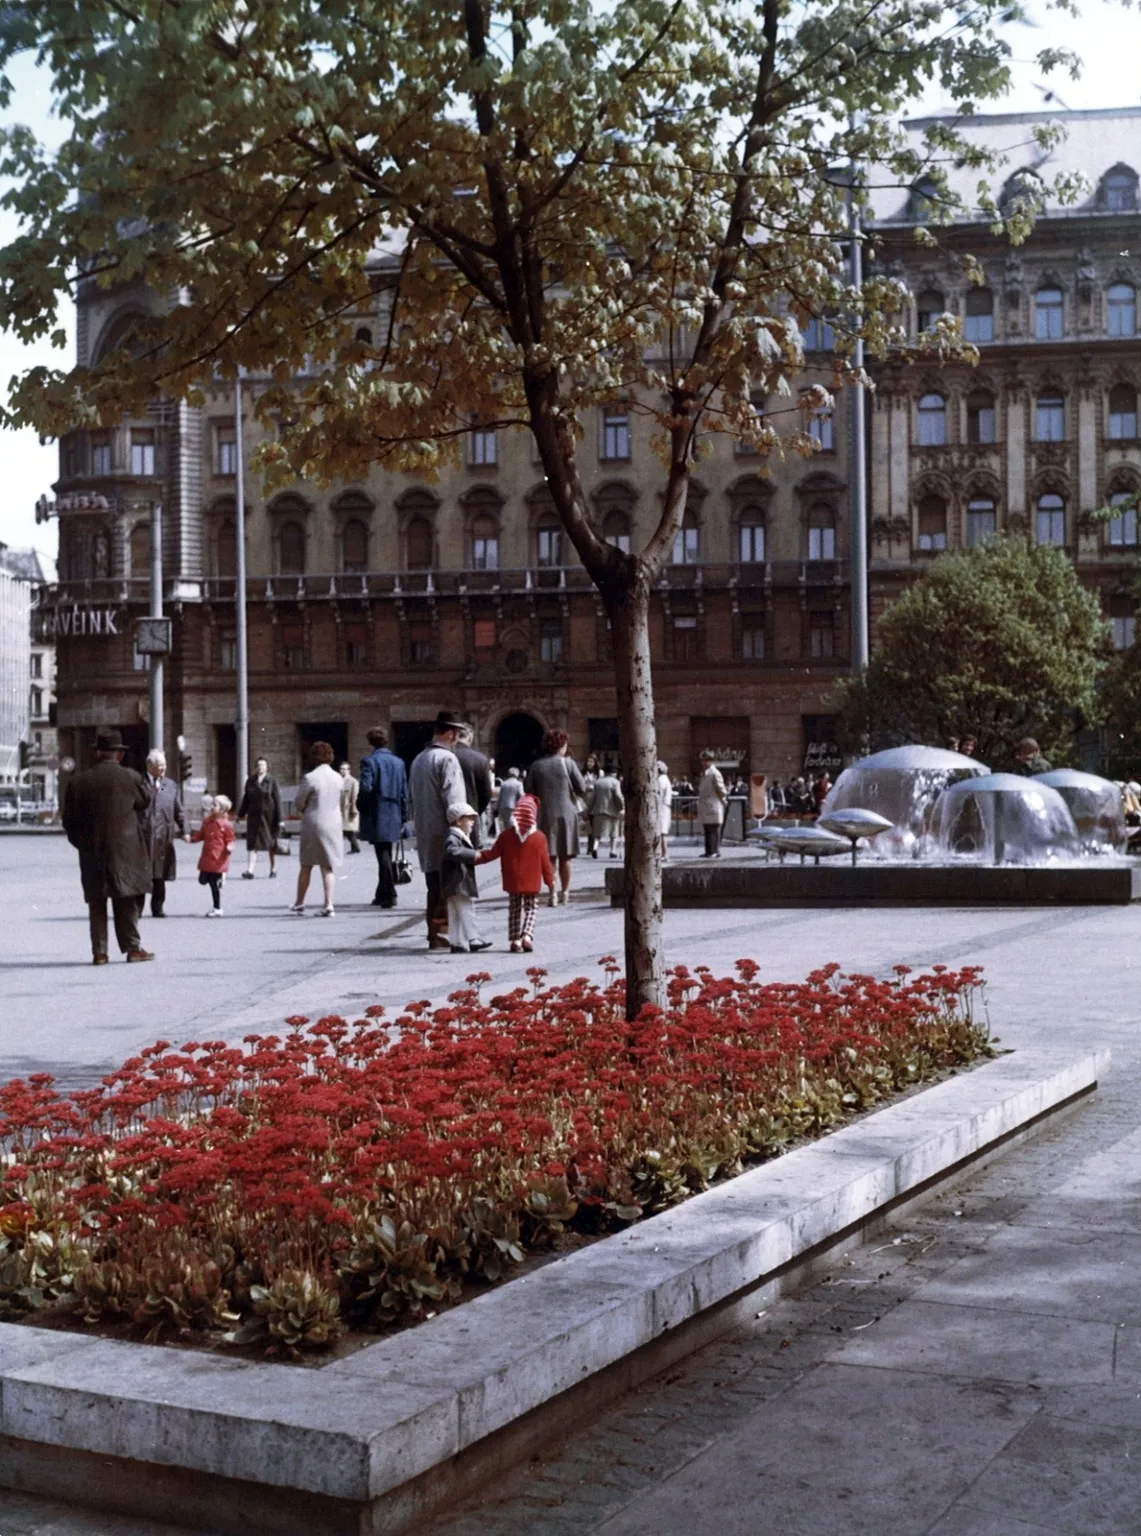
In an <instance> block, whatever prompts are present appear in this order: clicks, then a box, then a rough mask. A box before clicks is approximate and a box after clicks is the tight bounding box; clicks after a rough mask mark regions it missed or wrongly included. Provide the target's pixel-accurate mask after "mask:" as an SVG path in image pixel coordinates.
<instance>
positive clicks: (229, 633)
mask: <svg viewBox="0 0 1141 1536" xmlns="http://www.w3.org/2000/svg"><path fill="white" fill-rule="evenodd" d="M218 660H219V662H220V663H221V667H222V671H223V672H234V671H236V670H237V666H238V637H237V634H236V633H235V632H234V631H233V630H232V629H224V630H223V631H222V633H221V634H220V635H219V636H218Z"/></svg>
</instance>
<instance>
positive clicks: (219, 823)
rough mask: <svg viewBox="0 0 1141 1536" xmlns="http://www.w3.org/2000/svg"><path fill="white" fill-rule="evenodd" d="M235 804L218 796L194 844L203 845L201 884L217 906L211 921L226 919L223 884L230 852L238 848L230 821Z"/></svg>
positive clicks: (199, 874) (213, 910)
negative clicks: (231, 810)
mask: <svg viewBox="0 0 1141 1536" xmlns="http://www.w3.org/2000/svg"><path fill="white" fill-rule="evenodd" d="M230 809H231V802H230V801H229V800H228V799H227V798H226V796H225V795H217V796H215V799H214V804H213V807H212V808H211V810H210V812H209V814H208V815H206V816H204V817H203V818H202V825H201V826H200V827H199V828H198V831H197V832H195V833H194V834H193V835H192V836H191V839H190V841H191V842H192V843H201V844H202V852H201V854H200V855H199V857H198V884H199V885H208V886H209V887H210V894H211V896H212V897H213V898H214V905H213V906H212V907H211V908H210V910H209V911H208V912H207V914H206V916H207V917H221V916H222V883H223V881H224V880H225V878H226V873H227V871H228V870H229V868H230V849H231V848H232V847H233V846H234V838H235V833H234V823H233V822H232V821H231V820H230Z"/></svg>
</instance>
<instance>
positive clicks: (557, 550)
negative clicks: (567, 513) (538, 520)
mask: <svg viewBox="0 0 1141 1536" xmlns="http://www.w3.org/2000/svg"><path fill="white" fill-rule="evenodd" d="M535 553H536V557H537V559H538V562H539V565H540V566H542V567H543V568H544V569H551V568H553V567H556V566H560V565H562V563H563V530H562V529H561V528H560V527H559V526H558V525H557V524H555V523H544V524H543V525H542V526H541V527H540V528H539V529H537V530H536V533H535Z"/></svg>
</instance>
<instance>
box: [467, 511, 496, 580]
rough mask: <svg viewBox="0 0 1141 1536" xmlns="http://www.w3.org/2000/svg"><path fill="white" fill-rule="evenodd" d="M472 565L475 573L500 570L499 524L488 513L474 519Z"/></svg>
mask: <svg viewBox="0 0 1141 1536" xmlns="http://www.w3.org/2000/svg"><path fill="white" fill-rule="evenodd" d="M471 564H472V570H474V571H497V570H498V569H499V524H498V523H497V522H496V521H495V519H494V518H493V517H491V516H489V515H488V514H487V513H486V512H481V513H480V514H479V516H478V517H475V518H473V519H472V524H471Z"/></svg>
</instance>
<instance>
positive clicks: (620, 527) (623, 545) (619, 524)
mask: <svg viewBox="0 0 1141 1536" xmlns="http://www.w3.org/2000/svg"><path fill="white" fill-rule="evenodd" d="M602 537H603V538H604V539H605V540H606V542H607V543H608V544H613V545H614V548H615V549H620V550H621V551H622V553H623V554H624V555H628V554H629V553H630V517H629V514H628V513H626V512H623V511H621V510H620V509H619V508H618V507H613V508H611V510H610V511H609V512H607V514H606V516H605V517H604V518H603V520H602Z"/></svg>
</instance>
